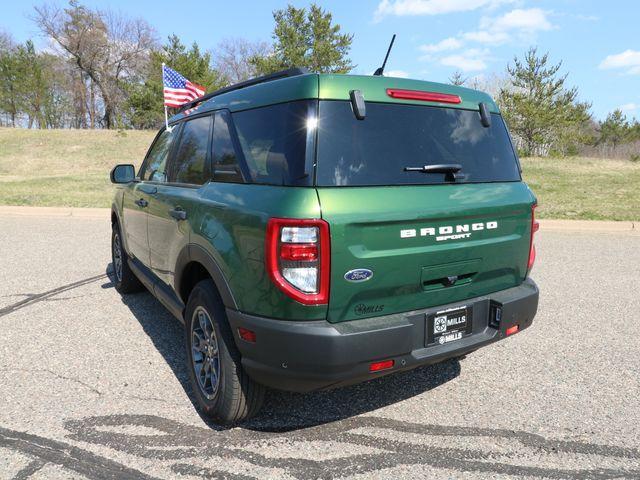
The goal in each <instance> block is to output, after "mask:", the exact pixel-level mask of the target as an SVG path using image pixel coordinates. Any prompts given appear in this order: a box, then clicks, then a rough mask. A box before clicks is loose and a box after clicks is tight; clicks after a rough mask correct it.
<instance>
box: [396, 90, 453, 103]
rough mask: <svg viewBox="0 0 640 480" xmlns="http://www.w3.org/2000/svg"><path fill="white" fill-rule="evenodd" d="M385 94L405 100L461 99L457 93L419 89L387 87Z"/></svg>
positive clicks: (446, 101) (450, 100) (445, 100)
mask: <svg viewBox="0 0 640 480" xmlns="http://www.w3.org/2000/svg"><path fill="white" fill-rule="evenodd" d="M387 95H389V96H390V97H391V98H402V99H405V100H421V101H423V102H440V103H460V102H462V99H461V98H460V97H459V96H458V95H451V94H448V93H438V92H422V91H420V90H402V89H399V88H387Z"/></svg>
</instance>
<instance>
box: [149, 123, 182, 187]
mask: <svg viewBox="0 0 640 480" xmlns="http://www.w3.org/2000/svg"><path fill="white" fill-rule="evenodd" d="M173 138H174V133H173V132H172V131H170V130H165V131H163V132H162V133H161V134H160V135H159V136H158V138H157V139H156V141H155V142H154V144H153V146H152V147H151V150H149V154H148V155H147V159H146V161H145V164H144V170H143V172H142V179H143V180H148V181H151V182H166V181H167V158H168V156H169V150H171V144H172V143H173Z"/></svg>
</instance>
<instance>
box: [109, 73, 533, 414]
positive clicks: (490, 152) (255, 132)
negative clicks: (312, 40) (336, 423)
mask: <svg viewBox="0 0 640 480" xmlns="http://www.w3.org/2000/svg"><path fill="white" fill-rule="evenodd" d="M111 180H112V181H113V182H114V183H116V184H118V187H119V188H117V190H116V193H115V198H114V201H113V212H112V224H113V234H112V255H113V266H114V275H115V284H116V288H117V290H118V291H119V292H121V293H128V292H132V291H135V290H137V289H138V288H140V287H141V286H142V285H144V286H146V288H147V289H148V290H149V291H151V292H152V293H153V294H154V295H155V296H156V297H157V298H158V299H159V300H160V302H161V303H162V304H164V305H165V306H166V307H167V309H168V310H169V311H170V312H171V313H173V314H174V315H175V316H176V317H177V318H178V319H179V320H181V321H182V322H183V323H184V324H185V332H186V334H185V339H186V348H187V358H188V369H189V374H190V377H191V382H192V383H193V387H194V392H195V393H194V394H195V397H196V400H197V403H198V405H199V407H200V408H201V409H202V410H203V411H204V413H205V414H207V415H209V416H211V417H213V418H215V419H217V420H218V421H220V422H225V423H231V422H237V421H240V420H242V419H245V418H247V417H249V416H251V415H253V414H255V413H256V412H257V411H258V409H259V408H260V405H261V403H262V400H263V398H264V392H265V387H270V388H276V389H284V390H290V391H298V392H306V391H312V390H317V389H325V388H329V387H336V386H341V385H347V384H351V383H355V382H361V381H365V380H368V379H372V378H377V377H379V376H381V375H386V374H390V373H393V372H397V371H401V370H407V369H411V368H415V367H417V366H420V365H426V364H430V363H434V362H439V361H442V360H445V359H448V358H452V357H460V356H463V355H465V354H466V353H469V352H471V351H473V350H476V349H478V348H480V347H482V346H485V345H488V344H490V343H492V342H495V341H497V340H500V339H503V338H505V337H507V336H509V335H511V334H514V333H516V332H519V331H522V330H523V329H525V328H527V327H528V326H529V325H531V322H532V320H533V317H534V315H535V313H536V310H537V305H538V289H537V287H536V285H535V283H534V282H533V281H532V280H531V279H530V278H529V276H528V275H529V272H530V270H531V267H532V265H533V262H534V258H535V248H534V245H533V236H534V232H535V231H536V230H537V222H536V220H535V218H534V208H535V205H536V199H535V197H534V195H533V194H532V192H531V191H530V190H529V188H528V187H527V185H526V184H525V183H523V181H522V179H521V176H520V166H519V161H518V158H517V156H516V153H515V152H514V148H513V146H512V143H511V140H510V137H509V134H508V131H507V128H506V126H505V123H504V121H503V119H502V117H501V116H500V113H499V111H498V108H497V107H496V104H495V103H494V102H493V101H492V99H491V98H490V97H489V96H488V95H486V94H484V93H481V92H478V91H474V90H470V89H466V88H461V87H456V86H451V85H444V84H438V83H431V82H426V81H415V80H408V79H399V78H386V77H382V76H377V77H376V76H348V75H324V74H321V75H317V74H310V73H308V72H305V71H304V70H301V69H291V70H288V71H284V72H279V73H277V74H273V75H269V76H266V77H261V78H258V79H254V80H250V81H247V82H243V83H241V84H237V85H234V86H231V87H227V88H224V89H222V90H219V91H216V92H213V93H211V94H208V95H206V96H205V97H202V98H200V99H198V100H196V101H194V102H192V103H191V104H188V105H186V106H185V108H183V110H182V111H180V112H179V113H178V114H177V115H175V116H174V117H173V118H172V119H171V120H170V127H169V129H162V130H161V131H160V132H159V133H158V135H157V136H156V138H155V140H154V141H153V144H152V145H151V147H150V149H149V151H148V153H147V155H146V157H145V159H144V161H143V163H142V166H141V168H140V169H139V171H138V172H137V175H136V174H135V171H134V167H133V165H124V164H123V165H118V166H116V167H115V168H114V169H113V170H112V172H111Z"/></svg>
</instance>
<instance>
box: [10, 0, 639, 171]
mask: <svg viewBox="0 0 640 480" xmlns="http://www.w3.org/2000/svg"><path fill="white" fill-rule="evenodd" d="M273 19H274V28H273V34H272V38H271V39H270V41H260V42H252V41H249V40H246V39H243V38H227V39H225V40H223V41H222V42H220V43H219V44H218V45H217V46H216V47H215V48H214V49H213V50H211V51H203V50H202V49H201V48H200V47H199V46H198V44H197V43H193V44H192V45H184V44H183V43H182V41H181V40H180V38H178V37H177V36H175V35H171V36H169V37H168V38H167V39H165V40H164V41H160V40H159V39H158V37H157V34H156V31H155V29H154V28H153V26H152V25H150V24H149V23H148V22H147V21H145V20H144V19H142V18H130V17H128V16H126V15H123V14H121V13H116V12H114V11H110V10H108V9H95V8H89V7H86V6H84V5H82V4H81V3H80V2H78V1H77V0H73V1H71V2H69V4H68V5H67V6H65V7H59V6H55V5H51V4H45V5H42V6H38V7H36V8H35V9H34V11H33V14H32V20H33V22H34V24H35V25H36V26H37V28H38V30H39V31H40V32H41V34H42V35H43V36H44V37H45V38H47V39H48V45H49V47H48V48H46V49H43V50H37V49H36V48H35V46H34V42H33V41H31V40H29V41H27V42H25V43H23V44H16V43H15V42H14V41H13V40H12V38H11V36H10V35H9V34H8V33H3V32H0V127H1V126H5V127H22V128H41V129H42V128H47V129H51V128H79V129H98V128H104V129H152V128H157V127H159V126H160V125H161V124H162V121H163V106H162V104H163V102H162V74H161V64H162V63H163V62H164V63H166V64H167V65H168V66H170V67H171V68H173V69H174V70H177V71H178V72H180V73H181V74H183V75H184V76H185V77H187V78H188V79H189V80H191V81H193V82H195V83H198V84H200V85H203V86H204V87H205V88H206V90H207V91H212V90H215V89H217V88H220V87H223V86H226V85H229V84H232V83H236V82H239V81H242V80H246V79H247V78H250V77H253V76H256V75H262V74H266V73H270V72H274V71H277V70H282V69H285V68H289V67H294V66H296V67H307V68H309V69H310V70H311V71H314V72H321V73H324V72H334V73H348V72H350V71H351V70H353V68H354V67H355V65H353V63H352V61H351V59H350V58H349V53H350V47H351V42H352V40H353V35H352V34H349V33H346V32H343V31H342V29H341V27H340V25H338V24H336V23H335V22H334V21H333V18H332V15H331V13H330V12H328V11H326V10H324V9H322V8H321V7H319V6H317V5H315V4H314V5H311V6H310V7H309V8H296V7H294V6H291V5H289V6H288V7H286V8H284V9H281V10H276V11H274V12H273ZM449 82H450V83H453V84H456V85H464V86H467V87H471V88H476V89H480V90H484V91H487V92H488V93H490V94H491V95H493V96H494V98H495V99H496V101H497V102H498V104H499V106H500V109H501V111H502V113H503V115H504V117H505V119H506V121H507V123H508V125H509V127H510V130H511V133H512V135H513V137H514V141H515V143H516V145H517V147H518V150H519V151H520V153H521V154H522V155H524V156H528V155H537V156H572V155H582V156H594V157H613V158H620V159H628V160H631V161H640V123H639V122H638V121H637V120H636V119H633V120H631V121H630V120H628V119H627V118H626V117H625V116H624V114H623V112H621V111H620V110H615V111H614V112H611V113H610V114H609V115H608V116H607V118H606V119H605V120H604V121H597V120H595V119H594V118H593V117H592V115H591V113H590V107H591V104H590V103H589V102H585V101H581V100H579V90H578V87H576V86H570V85H569V81H568V78H567V75H566V74H563V72H562V63H561V61H556V62H554V61H552V60H551V57H550V55H549V53H541V52H538V50H537V48H536V47H531V48H530V49H529V50H528V51H526V52H524V53H523V54H522V55H521V56H517V57H516V58H514V59H513V61H512V62H511V63H510V64H509V65H507V66H506V67H505V72H504V73H503V74H500V75H494V76H493V77H490V78H489V79H484V80H479V79H478V78H464V77H463V75H462V74H461V73H460V72H456V73H455V74H454V75H452V76H451V78H449Z"/></svg>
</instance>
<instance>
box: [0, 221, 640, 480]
mask: <svg viewBox="0 0 640 480" xmlns="http://www.w3.org/2000/svg"><path fill="white" fill-rule="evenodd" d="M109 242H110V225H109V221H108V218H102V217H100V216H99V215H98V216H96V217H91V216H86V217H84V216H71V217H70V216H67V217H64V216H58V217H51V216H38V215H31V216H15V215H1V216H0V332H1V334H0V478H15V479H24V478H29V479H60V478H89V479H116V478H127V479H138V478H140V479H147V478H185V479H196V478H229V479H253V478H258V479H261V480H262V479H268V478H283V479H308V478H358V479H370V478H381V479H382V478H385V479H386V478H389V479H412V480H417V479H438V478H461V479H467V478H469V479H470V478H522V477H527V478H562V479H564V478H576V479H583V478H594V479H595V478H603V479H604V478H607V479H612V478H640V336H639V331H640V329H639V325H640V320H638V312H639V311H640V235H638V233H637V230H636V231H635V232H634V231H612V232H609V233H606V232H599V231H598V232H593V231H591V232H580V231H566V230H565V231H562V230H561V231H555V230H551V229H549V230H545V229H544V228H543V230H542V231H541V232H540V234H539V236H538V260H537V264H536V266H535V268H534V273H533V275H532V276H533V277H534V279H535V280H536V281H537V282H538V284H539V286H540V289H541V299H540V306H539V311H538V315H537V317H536V319H535V321H534V325H533V326H532V327H531V328H530V329H528V330H526V331H524V332H522V333H520V334H517V335H514V336H513V337H511V338H509V339H506V340H505V341H503V342H499V343H497V344H494V345H491V346H489V347H487V348H484V349H482V350H479V351H478V352H475V353H474V354H472V355H470V356H468V357H467V358H466V359H465V360H462V361H460V362H459V361H447V362H444V363H442V364H439V365H435V366H430V367H426V368H421V369H418V370H414V371H412V372H407V373H402V374H397V375H394V376H390V377H386V378H382V379H379V380H375V381H372V382H369V383H366V384H361V385H357V386H353V387H348V388H343V389H339V390H335V391H329V392H321V393H313V394H305V395H300V394H289V393H281V392H270V393H269V394H268V397H267V401H266V404H265V406H264V408H263V410H262V413H261V414H260V415H259V416H258V417H257V418H255V419H254V420H252V421H250V422H248V423H246V424H244V425H242V426H239V427H235V428H232V429H222V428H219V427H218V426H216V425H214V424H212V423H210V422H208V421H207V420H206V419H204V418H202V417H201V416H200V415H199V414H198V412H197V410H196V409H195V407H194V404H193V402H192V399H191V392H190V387H189V384H188V380H187V370H186V367H185V354H184V345H183V331H182V327H181V325H180V324H179V323H178V321H177V320H175V319H174V318H173V317H172V316H171V315H170V314H169V313H167V312H166V311H165V310H164V309H163V307H162V306H161V305H160V304H159V303H158V302H157V301H156V300H155V299H154V298H153V297H152V296H151V295H150V294H148V293H139V294H134V295H129V296H126V297H121V296H120V295H119V294H118V293H117V292H116V291H115V289H114V288H113V284H112V282H111V280H110V277H109V275H108V271H109V269H110V266H109V263H110V254H109Z"/></svg>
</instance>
